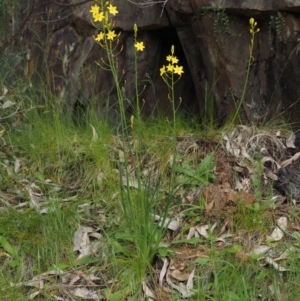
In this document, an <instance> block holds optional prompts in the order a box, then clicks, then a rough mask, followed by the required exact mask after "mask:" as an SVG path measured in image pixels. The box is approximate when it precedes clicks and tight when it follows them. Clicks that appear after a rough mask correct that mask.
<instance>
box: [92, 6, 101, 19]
mask: <svg viewBox="0 0 300 301" xmlns="http://www.w3.org/2000/svg"><path fill="white" fill-rule="evenodd" d="M99 10H100V7H99V6H98V5H97V4H95V5H93V6H92V7H91V10H90V12H91V13H92V15H93V16H94V15H96V14H98V13H99Z"/></svg>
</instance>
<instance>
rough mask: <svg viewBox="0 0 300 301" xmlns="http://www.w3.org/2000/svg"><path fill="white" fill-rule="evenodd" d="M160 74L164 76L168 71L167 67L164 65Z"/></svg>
mask: <svg viewBox="0 0 300 301" xmlns="http://www.w3.org/2000/svg"><path fill="white" fill-rule="evenodd" d="M159 70H160V76H163V75H164V74H165V73H166V67H165V66H162V67H161V68H160V69H159Z"/></svg>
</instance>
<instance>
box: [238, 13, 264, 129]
mask: <svg viewBox="0 0 300 301" xmlns="http://www.w3.org/2000/svg"><path fill="white" fill-rule="evenodd" d="M249 24H250V29H249V32H250V35H251V40H250V45H249V59H248V64H247V71H246V79H245V83H244V88H243V92H242V96H241V99H240V102H239V105H238V107H237V109H236V111H235V114H234V117H233V119H232V123H234V122H235V120H236V118H237V116H238V114H239V112H240V109H241V106H242V104H243V102H244V99H245V95H246V90H247V86H248V82H249V74H250V69H251V65H252V63H253V61H254V57H253V48H254V40H255V35H256V34H257V33H259V32H260V28H258V27H257V22H256V21H255V20H254V18H250V19H249Z"/></svg>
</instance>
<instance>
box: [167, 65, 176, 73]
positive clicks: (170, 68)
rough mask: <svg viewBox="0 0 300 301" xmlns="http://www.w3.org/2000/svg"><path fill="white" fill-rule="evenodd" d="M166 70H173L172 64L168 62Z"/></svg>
mask: <svg viewBox="0 0 300 301" xmlns="http://www.w3.org/2000/svg"><path fill="white" fill-rule="evenodd" d="M167 70H168V72H173V71H174V66H173V65H172V64H169V65H168V66H167Z"/></svg>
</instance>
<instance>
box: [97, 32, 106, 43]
mask: <svg viewBox="0 0 300 301" xmlns="http://www.w3.org/2000/svg"><path fill="white" fill-rule="evenodd" d="M103 39H104V33H103V31H101V32H99V33H98V35H97V36H96V38H95V41H97V42H100V41H102V40H103Z"/></svg>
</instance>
